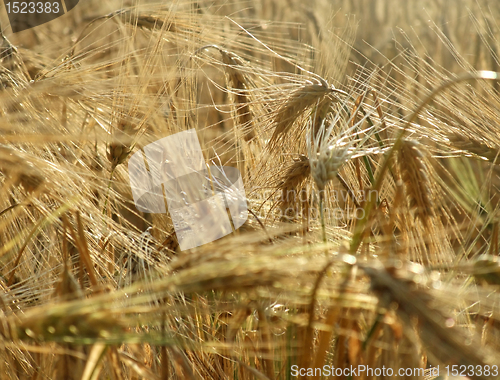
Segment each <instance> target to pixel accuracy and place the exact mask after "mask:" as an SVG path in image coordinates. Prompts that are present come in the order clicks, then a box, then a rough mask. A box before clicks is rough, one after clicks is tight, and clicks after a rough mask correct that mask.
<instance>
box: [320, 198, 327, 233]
mask: <svg viewBox="0 0 500 380" xmlns="http://www.w3.org/2000/svg"><path fill="white" fill-rule="evenodd" d="M323 191H324V190H323ZM323 191H322V190H320V192H319V213H320V218H321V231H322V235H323V243H326V227H325V211H324V210H323Z"/></svg>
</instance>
